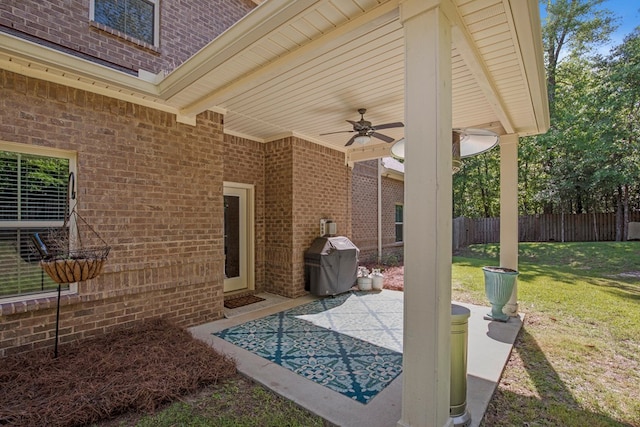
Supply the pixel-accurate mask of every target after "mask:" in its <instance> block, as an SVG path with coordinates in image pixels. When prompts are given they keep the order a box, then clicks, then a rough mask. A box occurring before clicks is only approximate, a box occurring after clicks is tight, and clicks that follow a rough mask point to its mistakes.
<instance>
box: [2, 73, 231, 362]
mask: <svg viewBox="0 0 640 427" xmlns="http://www.w3.org/2000/svg"><path fill="white" fill-rule="evenodd" d="M0 140H3V141H10V142H17V143H23V144H32V145H38V146H46V147H53V148H60V149H66V150H74V151H76V152H77V156H78V173H77V179H76V182H77V188H78V212H79V213H80V214H81V215H82V216H83V217H84V218H85V219H86V221H87V222H88V223H89V224H91V225H92V226H93V227H94V228H95V230H96V231H97V232H98V233H99V234H100V235H101V236H102V238H103V239H104V240H105V241H106V242H107V243H108V244H110V245H111V246H112V250H111V254H110V256H109V259H108V261H107V264H106V266H105V268H104V272H103V274H102V275H100V276H99V277H97V278H96V279H94V280H90V281H87V282H82V283H80V284H79V285H78V294H76V295H70V296H63V298H62V300H61V317H60V332H61V338H60V341H61V342H68V341H72V340H76V339H82V338H85V337H89V336H93V335H95V334H99V333H102V332H106V331H108V330H110V329H111V328H112V327H114V326H115V325H118V324H126V323H129V322H133V321H136V320H139V319H144V318H148V317H158V316H164V317H167V318H169V319H171V320H173V321H175V322H177V323H178V324H180V325H183V326H190V325H195V324H199V323H203V322H206V321H210V320H213V319H217V318H220V317H221V316H222V310H223V307H222V303H223V269H222V267H223V259H224V254H223V234H222V228H223V207H222V181H223V161H224V159H223V142H222V116H221V115H219V114H216V113H212V112H206V113H203V114H201V115H199V116H198V118H197V126H188V125H183V124H180V123H176V121H175V117H174V116H172V115H171V114H168V113H164V112H161V111H157V110H152V109H149V108H146V107H140V106H137V105H133V104H128V103H126V102H123V101H118V100H115V99H111V98H107V97H104V96H100V95H95V94H90V93H86V92H83V91H80V90H76V89H71V88H67V87H64V86H60V85H56V84H52V83H47V82H43V81H40V80H36V79H31V78H26V77H24V76H21V75H17V74H13V73H11V72H8V71H3V70H0ZM55 307H56V299H55V298H41V299H38V300H33V301H31V302H29V303H28V304H27V303H24V302H23V303H3V304H0V310H1V311H0V355H5V354H9V353H13V352H19V351H26V350H29V349H33V348H39V347H45V346H51V345H52V344H53V342H52V340H53V327H54V324H55Z"/></svg>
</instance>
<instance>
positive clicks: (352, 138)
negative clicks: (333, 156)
mask: <svg viewBox="0 0 640 427" xmlns="http://www.w3.org/2000/svg"><path fill="white" fill-rule="evenodd" d="M357 136H358V135H353V136H352V137H351V139H349V141H347V143H346V144H344V146H345V147H348V146H350V145H351V144H353V142H354V141H355V140H356V137H357Z"/></svg>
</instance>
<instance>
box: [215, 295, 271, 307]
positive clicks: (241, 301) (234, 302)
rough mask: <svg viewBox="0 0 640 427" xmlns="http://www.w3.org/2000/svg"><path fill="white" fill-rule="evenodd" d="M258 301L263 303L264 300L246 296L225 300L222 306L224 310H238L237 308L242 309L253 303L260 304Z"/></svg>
mask: <svg viewBox="0 0 640 427" xmlns="http://www.w3.org/2000/svg"><path fill="white" fill-rule="evenodd" d="M260 301H264V298H260V297H257V296H255V295H246V296H244V297H240V298H234V299H230V300H225V302H224V306H225V308H238V307H244V306H245V305H249V304H253V303H255V302H260Z"/></svg>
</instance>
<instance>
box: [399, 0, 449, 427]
mask: <svg viewBox="0 0 640 427" xmlns="http://www.w3.org/2000/svg"><path fill="white" fill-rule="evenodd" d="M400 6H401V9H400V18H401V21H402V24H403V26H404V34H405V70H406V71H405V125H406V127H405V138H406V150H405V154H406V155H405V207H404V214H405V217H404V219H405V234H404V236H405V241H404V245H405V246H404V253H405V258H404V259H405V263H404V265H405V273H404V280H405V286H404V352H403V359H404V362H403V379H402V383H403V390H402V418H401V419H400V420H399V421H398V426H401V427H408V426H414V427H427V426H428V427H441V426H451V425H452V421H451V419H450V418H449V404H450V402H449V400H450V392H449V390H450V365H451V362H450V347H451V235H452V234H451V223H452V219H451V209H452V176H451V160H452V154H451V125H452V110H451V105H452V104H451V24H450V22H449V21H448V19H447V18H446V16H445V15H444V13H443V11H442V9H441V7H440V0H434V1H425V0H407V1H404V2H402V3H401V5H400Z"/></svg>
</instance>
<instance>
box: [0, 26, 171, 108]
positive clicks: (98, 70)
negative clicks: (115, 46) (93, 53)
mask: <svg viewBox="0 0 640 427" xmlns="http://www.w3.org/2000/svg"><path fill="white" fill-rule="evenodd" d="M0 52H2V53H5V54H7V55H8V56H10V57H16V58H19V59H21V60H24V61H27V62H33V63H35V64H38V65H42V66H44V67H49V68H52V69H55V70H60V71H62V72H68V73H71V74H74V75H78V76H81V77H85V78H87V79H90V80H96V81H100V82H102V83H105V84H109V85H112V86H117V88H118V89H125V90H129V91H132V92H135V93H141V94H145V95H149V96H151V97H154V98H158V97H159V90H158V87H157V85H156V84H154V83H153V82H150V81H148V80H149V75H148V74H149V73H146V74H144V79H143V78H140V77H138V76H134V75H130V74H127V73H124V72H122V71H118V70H114V69H112V68H109V67H106V66H104V65H100V64H96V63H94V62H91V61H88V60H86V59H83V58H79V57H77V56H73V55H70V54H68V53H65V52H60V51H58V50H55V49H51V48H49V47H46V46H42V45H39V44H37V43H33V42H30V41H28V40H24V39H21V38H19V37H16V36H13V35H10V34H6V33H3V32H0Z"/></svg>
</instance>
